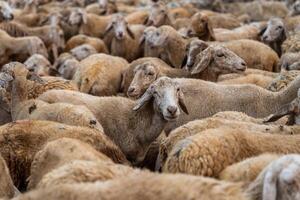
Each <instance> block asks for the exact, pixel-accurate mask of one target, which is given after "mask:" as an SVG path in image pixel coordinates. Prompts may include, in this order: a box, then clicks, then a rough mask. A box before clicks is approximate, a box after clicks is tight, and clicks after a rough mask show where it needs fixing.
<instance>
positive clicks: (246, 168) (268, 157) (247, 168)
mask: <svg viewBox="0 0 300 200" xmlns="http://www.w3.org/2000/svg"><path fill="white" fill-rule="evenodd" d="M280 157H281V155H278V154H269V153H266V154H261V155H259V156H256V157H251V158H248V159H245V160H243V161H241V162H238V163H235V164H233V165H230V166H228V167H226V168H225V169H224V170H223V171H222V172H221V173H220V175H219V179H220V180H226V181H231V182H239V181H242V182H252V181H254V180H255V179H256V177H257V176H258V175H259V174H260V172H261V171H263V169H264V168H265V167H266V166H267V165H269V164H270V163H271V162H272V161H274V160H277V159H278V158H280Z"/></svg>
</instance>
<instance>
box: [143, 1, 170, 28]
mask: <svg viewBox="0 0 300 200" xmlns="http://www.w3.org/2000/svg"><path fill="white" fill-rule="evenodd" d="M167 20H170V19H169V15H168V9H167V7H166V6H165V5H164V4H162V3H154V4H153V5H152V7H151V11H150V15H149V17H148V18H147V19H146V20H145V22H144V24H145V25H146V26H155V27H160V26H162V25H165V24H167Z"/></svg>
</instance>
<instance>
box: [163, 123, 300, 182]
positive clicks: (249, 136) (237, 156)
mask: <svg viewBox="0 0 300 200" xmlns="http://www.w3.org/2000/svg"><path fill="white" fill-rule="evenodd" d="M299 139H300V137H299V135H288V136H286V135H276V134H275V135H272V134H269V133H262V132H256V131H248V130H244V129H232V128H224V127H223V128H219V129H210V130H206V131H203V132H199V133H198V134H196V135H194V136H190V137H187V138H185V139H184V140H181V141H180V142H178V143H177V144H176V145H175V146H174V148H173V149H172V151H171V154H170V155H169V157H168V158H167V161H166V163H165V165H164V167H163V171H164V172H171V173H179V172H181V173H188V174H195V175H202V176H211V177H218V176H219V175H220V173H221V171H222V170H224V169H225V168H226V167H227V166H229V165H231V164H233V163H236V162H239V161H241V160H244V159H246V158H249V157H253V156H257V155H260V154H262V153H265V152H270V153H279V154H280V153H281V154H287V153H299V151H300V149H299V145H298V143H299Z"/></svg>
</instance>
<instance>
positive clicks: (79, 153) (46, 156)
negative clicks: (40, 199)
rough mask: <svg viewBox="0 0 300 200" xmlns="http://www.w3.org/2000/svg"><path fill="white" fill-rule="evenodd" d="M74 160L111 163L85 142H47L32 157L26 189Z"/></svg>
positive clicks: (68, 140) (61, 139)
mask: <svg viewBox="0 0 300 200" xmlns="http://www.w3.org/2000/svg"><path fill="white" fill-rule="evenodd" d="M75 160H84V161H93V162H96V161H101V162H105V163H113V161H112V160H111V159H110V158H109V157H107V156H106V155H104V154H103V153H101V152H99V151H97V150H95V149H94V148H93V147H92V146H91V145H89V144H87V143H85V142H81V141H80V140H77V139H72V138H60V139H56V140H53V141H50V142H47V143H46V144H45V146H44V147H42V149H41V150H40V151H38V152H37V153H36V154H35V155H34V158H33V161H32V164H31V168H30V176H29V178H28V186H27V188H28V189H33V188H36V187H37V185H38V184H39V183H40V182H41V180H42V179H43V176H44V175H46V174H48V173H50V172H52V171H53V170H55V169H57V168H60V167H62V166H64V165H66V164H68V163H70V162H72V161H75ZM124 164H127V163H126V162H125V163H124Z"/></svg>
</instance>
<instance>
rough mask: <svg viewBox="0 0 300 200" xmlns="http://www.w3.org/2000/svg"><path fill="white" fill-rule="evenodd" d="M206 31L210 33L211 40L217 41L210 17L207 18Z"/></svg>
mask: <svg viewBox="0 0 300 200" xmlns="http://www.w3.org/2000/svg"><path fill="white" fill-rule="evenodd" d="M206 31H207V33H208V34H209V35H210V41H216V37H215V33H214V30H213V28H212V25H211V22H210V19H209V18H207V20H206Z"/></svg>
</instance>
